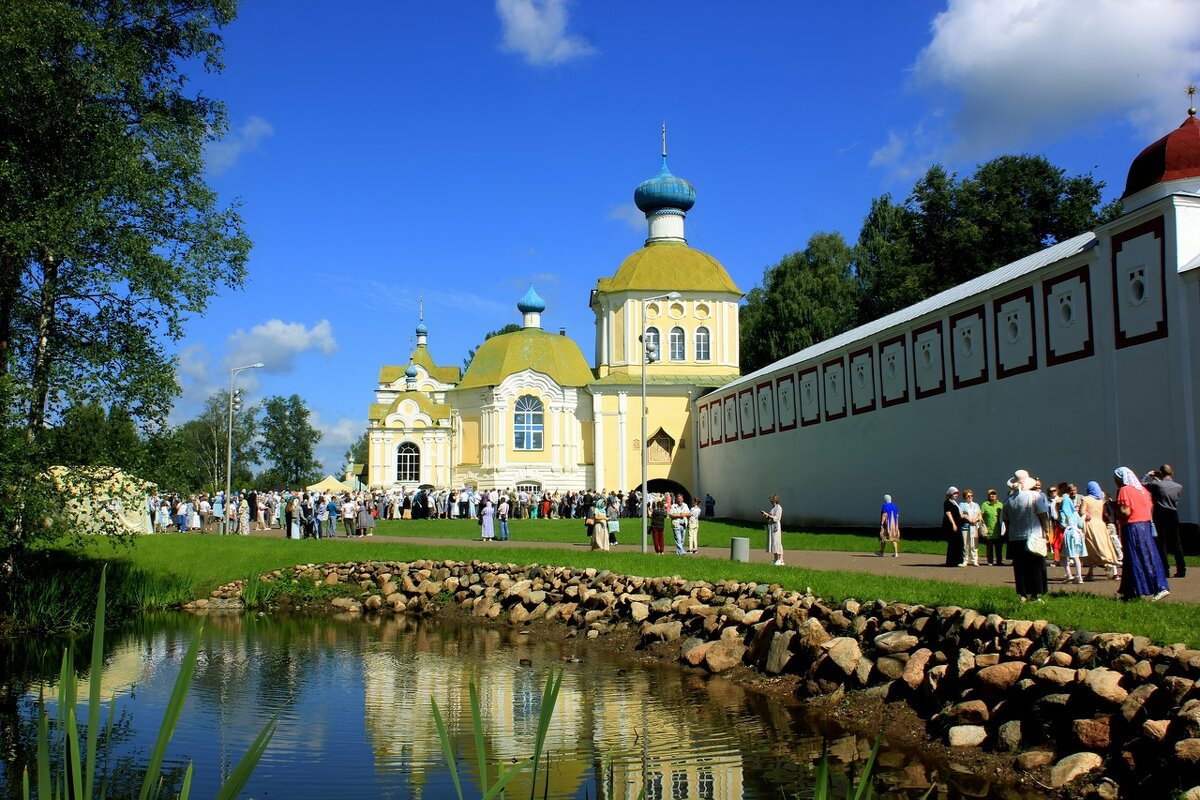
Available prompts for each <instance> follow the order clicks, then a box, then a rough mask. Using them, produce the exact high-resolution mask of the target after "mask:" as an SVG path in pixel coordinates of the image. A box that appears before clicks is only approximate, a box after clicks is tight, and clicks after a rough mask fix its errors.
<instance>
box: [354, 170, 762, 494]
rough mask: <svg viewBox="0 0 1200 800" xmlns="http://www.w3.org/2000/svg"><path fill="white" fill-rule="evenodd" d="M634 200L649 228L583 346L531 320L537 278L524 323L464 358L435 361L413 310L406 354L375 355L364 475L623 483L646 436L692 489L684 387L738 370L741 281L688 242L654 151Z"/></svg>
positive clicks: (368, 479)
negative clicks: (378, 363)
mask: <svg viewBox="0 0 1200 800" xmlns="http://www.w3.org/2000/svg"><path fill="white" fill-rule="evenodd" d="M664 149H665V148H664ZM634 201H635V202H636V203H637V205H638V207H639V208H640V209H641V210H642V211H643V212H644V213H645V215H646V220H647V224H648V229H649V235H648V236H647V239H646V241H645V243H644V245H643V246H642V247H641V248H640V249H638V250H636V251H635V252H633V253H632V254H630V255H629V256H628V257H627V258H626V259H625V260H624V261H623V262H622V263H621V265H620V267H619V268H618V269H617V270H616V272H615V273H614V274H613V275H612V276H611V277H605V278H600V279H599V280H597V282H596V287H595V289H593V290H592V292H591V295H590V298H589V304H590V307H591V309H592V311H593V313H594V314H595V346H594V352H593V359H592V362H591V363H589V362H588V359H587V358H585V356H584V354H583V351H582V350H581V349H580V347H579V345H578V344H577V343H576V342H574V341H573V340H572V339H570V338H568V337H566V336H565V335H563V334H554V333H550V332H548V331H545V330H543V329H542V325H541V319H542V315H543V314H544V313H545V311H546V304H545V302H544V301H543V300H542V299H541V298H540V297H539V296H538V295H537V292H536V291H535V289H534V287H533V286H530V287H529V291H527V292H526V293H525V295H524V296H523V297H522V298H520V300H519V301H518V303H517V309H518V311H519V313H520V314H521V319H522V326H521V329H520V330H518V331H515V332H513V333H507V334H502V335H500V336H495V337H493V338H491V339H488V340H487V341H485V342H484V343H483V344H482V345H481V346H480V347H479V349H478V351H477V352H476V353H475V356H474V358H473V359H472V360H471V363H470V365H469V366H468V368H467V369H466V371H465V372H462V371H461V370H459V369H458V368H457V367H446V366H439V365H438V364H437V363H436V361H435V360H434V358H433V356H432V354H431V352H430V349H429V343H428V336H429V332H428V329H427V328H426V326H425V324H424V322H423V321H422V322H421V323H420V324H419V325H418V327H417V330H416V334H417V344H416V348H415V349H414V351H413V353H412V354H411V356H410V359H409V364H408V365H407V366H404V367H402V366H384V367H382V368H381V370H380V374H379V383H378V385H377V387H376V390H375V402H374V403H372V404H371V406H370V410H369V426H370V427H369V436H368V446H369V449H368V457H367V464H366V466H365V470H364V472H365V474H363V475H361V477H362V479H363V481H364V482H365V483H366V484H368V485H369V486H370V487H372V488H377V489H385V490H386V489H393V490H394V489H400V488H401V487H404V488H407V489H413V488H416V487H417V486H434V487H437V488H449V487H452V486H454V487H457V486H463V485H468V486H474V487H476V488H481V489H490V488H498V489H502V488H506V487H514V488H515V487H523V488H527V489H530V490H535V489H540V490H546V491H556V490H557V491H570V490H576V491H578V490H585V489H606V490H610V491H618V490H624V491H630V490H632V489H634V488H636V487H638V486H640V485H641V482H642V454H643V447H645V448H646V451H645V455H646V460H647V462H648V463H647V479H648V481H649V483H650V490H651V491H652V492H653V491H672V492H682V493H684V494H685V495H687V496H688V497H690V496H692V494H693V492H695V491H697V490H698V487H697V486H696V475H697V464H698V460H697V454H696V448H695V433H694V431H695V430H696V426H695V421H694V420H693V419H692V408H693V407H694V404H693V401H694V400H696V399H697V398H699V397H700V396H701V395H702V394H704V393H706V392H708V391H710V390H712V389H714V388H717V387H719V386H722V385H724V384H726V383H728V382H729V381H731V380H733V379H735V378H737V377H738V375H739V369H738V321H737V315H738V302H739V300H740V299H741V296H742V292H741V290H740V289H738V287H737V286H736V285H735V284H734V282H733V280H732V279H731V278H730V276H729V273H728V272H727V271H726V270H725V268H724V267H723V266H722V265H721V263H720V262H719V261H717V260H716V259H715V258H713V257H712V256H710V255H708V254H707V253H703V252H701V251H699V250H696V249H693V248H692V247H689V246H688V244H687V239H686V238H685V236H684V221H685V218H686V214H687V212H688V211H689V210H690V209H691V208H692V206H693V205H694V203H695V189H694V188H693V187H692V185H691V184H690V183H688V182H687V181H685V180H683V179H681V178H678V177H676V176H674V175H672V174H671V172H670V170H669V169H668V168H667V160H666V154H665V152H664V154H663V161H662V168H661V170H660V171H659V173H658V174H657V175H656V176H655V177H653V178H651V179H650V180H647V181H644V182H643V183H642V184H641V185H640V186H638V188H637V190H636V192H635V193H634ZM643 379H644V380H643ZM643 385H644V393H643ZM643 397H644V398H645V422H646V426H645V427H646V435H645V437H643V435H642V419H643V416H642V410H643V409H642V399H643ZM643 438H644V439H645V441H644V442H643Z"/></svg>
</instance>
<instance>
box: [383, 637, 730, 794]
mask: <svg viewBox="0 0 1200 800" xmlns="http://www.w3.org/2000/svg"><path fill="white" fill-rule="evenodd" d="M475 635H477V636H480V637H485V638H486V637H492V639H493V643H494V645H495V646H496V648H497V649H499V647H500V642H501V637H502V636H503V635H504V634H503V633H501V632H500V631H495V630H479V631H476V632H475V633H474V634H472V636H475ZM435 649H437V648H435ZM487 655H488V653H486V652H475V651H473V652H463V653H461V658H456V657H455V656H454V655H452V654H451V653H450V652H449V648H447V651H446V652H442V653H438V654H436V655H433V654H429V653H422V652H417V651H413V650H407V651H404V652H399V651H392V650H389V651H379V652H372V653H368V654H366V655H365V656H364V664H363V677H364V681H365V703H366V730H367V733H368V737H369V739H370V742H371V745H372V747H373V748H374V752H375V759H376V763H377V764H378V765H379V766H380V767H384V766H385V765H386V767H387V768H388V769H390V770H396V769H400V770H404V771H407V772H408V773H409V775H410V780H411V792H412V796H413V797H422V796H425V795H429V796H433V795H434V794H436V791H435V787H434V780H435V775H436V776H437V777H436V780H437V781H438V784H437V785H438V786H440V785H441V783H440V782H441V781H443V780H448V779H447V778H446V777H445V770H446V766H445V758H444V757H443V755H442V751H441V747H440V744H439V736H438V732H437V728H436V726H435V724H434V721H433V715H432V713H431V706H430V700H431V699H435V700H437V703H438V709H439V711H440V713H441V715H442V719H443V720H444V721H445V722H446V725H447V727H448V728H449V730H450V731H451V741H452V745H453V746H454V748H455V751H456V752H457V753H458V759H459V768H460V770H463V771H469V774H470V777H469V780H470V781H474V782H477V781H478V774H477V773H478V768H477V767H476V761H475V753H474V740H473V734H472V733H471V730H472V723H471V706H470V694H469V689H468V684H469V681H470V680H471V677H472V674H474V677H475V683H476V687H477V690H478V694H479V700H480V706H481V716H482V718H483V726H484V730H485V732H486V739H487V747H488V753H489V756H490V757H491V758H492V766H493V768H494V767H495V764H496V761H497V760H499V761H501V762H503V763H504V764H505V765H506V766H509V765H511V763H512V762H513V761H515V760H519V759H528V758H529V757H530V756H531V755H532V753H533V746H534V737H535V733H536V730H537V725H538V717H539V715H540V712H541V699H542V691H543V689H544V686H545V679H546V676H545V673H544V672H542V671H540V670H536V669H534V668H530V667H527V666H521V665H520V664H518V663H517V658H516V655H517V654H516V653H515V652H514V651H513V650H511V649H507V650H506V651H505V652H504V653H503V657H502V658H488V657H487ZM580 666H582V665H580ZM621 680H624V681H627V682H628V686H627V687H626V689H625V690H623V691H620V692H619V693H615V692H612V691H611V689H610V690H609V692H608V693H605V694H604V696H601V695H600V694H599V693H598V691H597V690H596V688H595V686H594V683H595V681H593V680H592V679H591V678H590V677H589V674H588V671H587V669H586V668H584V669H566V670H565V671H564V675H563V679H562V685H561V688H560V691H559V696H558V703H557V705H556V706H555V709H554V715H553V717H552V719H551V725H550V731H549V735H548V736H547V738H546V743H545V748H546V752H547V753H548V758H547V762H546V763H547V764H549V771H548V773H547V772H546V771H539V774H538V787H537V796H538V797H541V796H542V792H543V790H545V788H546V787H545V786H544V785H543V781H545V780H546V779H547V777H546V776H547V774H548V775H549V784H548V786H549V790H548V796H549V797H575V796H577V795H578V794H579V791H580V790H581V789H583V788H584V787H585V786H587V785H588V784H589V783H592V782H593V781H594V785H595V789H594V790H593V791H594V792H595V795H594V796H595V797H597V798H604V799H605V800H635V799H636V798H637V797H638V796H639V795H640V793H641V792H642V790H643V787H644V788H645V789H646V794H645V797H646V798H647V800H669V799H670V798H698V799H700V800H736V799H737V798H740V797H742V796H743V767H742V762H741V756H740V754H739V753H738V752H737V750H736V749H734V748H729V747H722V748H721V749H720V752H712V748H711V746H710V745H709V739H710V737H711V731H712V729H713V727H714V725H716V724H718V723H714V722H713V721H712V720H711V719H709V720H704V721H702V722H699V723H694V722H693V721H692V720H691V719H689V715H688V714H683V715H681V714H680V713H679V709H678V708H675V709H671V708H668V707H667V706H666V705H664V704H662V703H660V702H656V701H655V699H654V698H656V696H657V695H659V694H661V688H662V687H660V686H657V685H655V683H654V673H653V672H650V671H642V670H631V671H630V673H629V674H628V675H625V676H622V677H621ZM643 731H649V735H650V738H649V742H648V743H647V742H646V741H645V740H644V738H643ZM589 751H590V752H591V753H594V755H592V756H588V755H585V754H587V753H588V752H589ZM491 777H492V780H494V779H495V773H492V775H491ZM530 777H531V775H530V771H529V770H528V769H526V770H525V773H524V774H522V775H521V776H519V777H518V778H516V779H515V780H514V781H513V782H512V783H510V784H509V785H508V788H507V790H506V793H507V796H509V797H527V796H529V794H530V791H529V790H530V789H531V788H532V787H531V786H530ZM467 791H468V793H469V791H470V790H469V789H468V790H467Z"/></svg>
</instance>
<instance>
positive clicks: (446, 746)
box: [431, 700, 463, 800]
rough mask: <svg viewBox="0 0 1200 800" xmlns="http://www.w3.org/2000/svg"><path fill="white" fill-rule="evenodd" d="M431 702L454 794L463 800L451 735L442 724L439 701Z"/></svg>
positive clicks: (434, 721)
mask: <svg viewBox="0 0 1200 800" xmlns="http://www.w3.org/2000/svg"><path fill="white" fill-rule="evenodd" d="M431 702H432V704H433V724H434V725H435V726H437V731H438V737H439V738H440V739H441V740H442V755H444V756H445V757H446V763H447V764H448V765H450V779H451V780H452V781H454V793H455V794H456V795H458V800H463V793H462V784H461V783H459V780H458V762H457V761H455V760H454V749H453V748H452V747H450V734H449V732H447V730H446V723H444V722H442V712H440V711H438V706H437V700H432V701H431Z"/></svg>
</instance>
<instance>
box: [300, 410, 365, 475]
mask: <svg viewBox="0 0 1200 800" xmlns="http://www.w3.org/2000/svg"><path fill="white" fill-rule="evenodd" d="M308 422H309V424H310V425H312V426H313V427H314V428H316V429H317V430H319V431H320V432H321V441H320V443H319V444H318V445H317V447H316V450H315V451H314V452H313V455H315V456H316V457H317V460H318V461H320V462H321V464H322V465H323V469H324V471H325V473H326V474H328V475H332V476H333V477H335V478H337V479H338V480H341V479H342V478H344V477H345V476H344V475H342V474H341V468H342V464H343V463H344V462H345V455H346V451H347V450H349V449H350V445H352V444H354V440H355V439H357V438H358V437H359V436H361V435H362V433H363V431H365V430H366V429H367V421H366V420H365V419H350V418H349V417H339V418H338V419H336V420H332V421H326V420H325V419H324V418H323V417H322V416H321V412H320V411H318V410H317V409H315V408H312V409H309V417H308Z"/></svg>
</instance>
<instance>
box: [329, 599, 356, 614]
mask: <svg viewBox="0 0 1200 800" xmlns="http://www.w3.org/2000/svg"><path fill="white" fill-rule="evenodd" d="M353 602H354V601H353V600H351V599H350V598H349V597H335V598H333V599H332V600H330V601H329V604H330V605H331V606H333V607H334V608H340V609H342V610H343V611H345V610H346V609H347V608H349V607H350V604H351V603H353Z"/></svg>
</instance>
